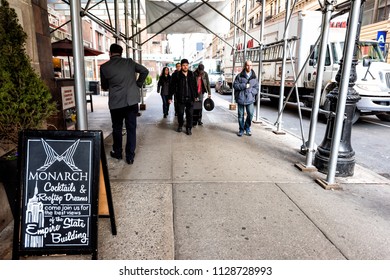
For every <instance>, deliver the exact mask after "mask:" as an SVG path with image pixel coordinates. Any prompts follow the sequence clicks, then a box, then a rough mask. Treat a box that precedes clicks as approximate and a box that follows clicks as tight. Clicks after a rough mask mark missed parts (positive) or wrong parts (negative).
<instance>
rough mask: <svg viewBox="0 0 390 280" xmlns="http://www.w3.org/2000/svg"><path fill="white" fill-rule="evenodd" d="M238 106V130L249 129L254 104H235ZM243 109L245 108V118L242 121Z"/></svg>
mask: <svg viewBox="0 0 390 280" xmlns="http://www.w3.org/2000/svg"><path fill="white" fill-rule="evenodd" d="M237 106H238V114H237V117H238V125H239V128H240V131H242V132H244V131H250V127H251V124H252V118H253V111H254V106H253V103H252V104H248V105H241V104H237ZM244 109H245V110H246V119H245V121H244Z"/></svg>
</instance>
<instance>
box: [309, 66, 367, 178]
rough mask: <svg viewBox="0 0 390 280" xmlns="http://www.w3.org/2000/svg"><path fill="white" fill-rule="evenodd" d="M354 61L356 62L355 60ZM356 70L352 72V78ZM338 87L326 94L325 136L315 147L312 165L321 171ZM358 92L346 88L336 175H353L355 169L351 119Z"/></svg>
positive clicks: (326, 160)
mask: <svg viewBox="0 0 390 280" xmlns="http://www.w3.org/2000/svg"><path fill="white" fill-rule="evenodd" d="M355 63H356V62H355ZM355 73H356V72H352V75H351V76H352V79H353V77H354V75H355ZM338 92H339V88H338V87H336V88H335V89H333V90H332V91H331V92H330V93H329V94H328V96H327V98H328V99H329V101H330V111H331V112H332V113H331V114H330V115H329V118H328V122H327V125H326V132H325V137H324V139H323V140H322V143H321V145H320V146H318V147H317V152H316V154H315V157H314V166H315V167H317V169H318V171H319V172H321V173H327V172H328V165H329V158H330V153H331V144H332V138H333V128H334V125H335V114H334V113H333V112H335V111H336V106H337V99H338ZM359 99H360V96H359V94H358V93H357V92H356V91H355V90H354V89H353V88H352V87H349V88H348V94H347V103H346V106H345V115H346V118H345V119H344V123H343V130H342V135H341V140H340V147H339V152H338V157H337V164H336V174H335V175H336V177H349V176H353V173H354V169H355V151H354V150H353V149H352V146H351V132H352V119H353V116H354V114H355V110H356V103H357V102H358V101H359Z"/></svg>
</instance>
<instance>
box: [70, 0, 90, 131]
mask: <svg viewBox="0 0 390 280" xmlns="http://www.w3.org/2000/svg"><path fill="white" fill-rule="evenodd" d="M80 7H81V3H80V0H73V1H70V14H71V18H72V44H73V63H74V81H75V95H76V96H75V99H76V110H77V129H78V130H87V129H88V120H87V104H86V102H85V70H84V44H83V36H82V25H81V17H80V11H81V8H80Z"/></svg>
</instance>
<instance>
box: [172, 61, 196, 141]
mask: <svg viewBox="0 0 390 280" xmlns="http://www.w3.org/2000/svg"><path fill="white" fill-rule="evenodd" d="M180 64H181V70H180V71H179V72H177V74H176V75H175V76H174V77H172V80H171V83H172V84H171V89H172V92H171V93H170V98H169V103H171V102H172V95H174V96H175V100H176V102H177V110H178V111H177V118H178V122H179V127H178V128H177V132H181V131H182V130H183V124H184V111H185V113H186V133H187V135H192V114H193V109H194V101H195V98H196V95H197V87H196V78H195V75H194V73H193V72H192V71H190V70H188V64H189V63H188V60H187V59H182V60H181V63H180Z"/></svg>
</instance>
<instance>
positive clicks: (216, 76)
mask: <svg viewBox="0 0 390 280" xmlns="http://www.w3.org/2000/svg"><path fill="white" fill-rule="evenodd" d="M208 74H209V80H210V87H215V85H216V84H217V82H218V81H222V73H221V72H210V73H208Z"/></svg>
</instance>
